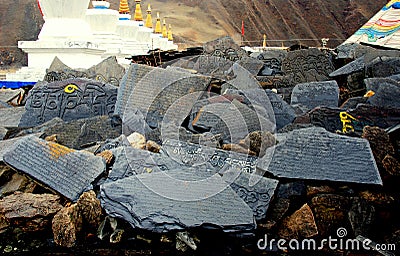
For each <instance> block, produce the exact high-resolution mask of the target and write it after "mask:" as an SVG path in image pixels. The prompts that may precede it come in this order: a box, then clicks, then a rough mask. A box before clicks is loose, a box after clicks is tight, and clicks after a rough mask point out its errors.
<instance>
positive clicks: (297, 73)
mask: <svg viewBox="0 0 400 256" xmlns="http://www.w3.org/2000/svg"><path fill="white" fill-rule="evenodd" d="M282 70H283V71H284V72H285V73H286V74H287V75H289V74H291V75H292V76H293V78H292V80H293V81H295V82H297V83H307V82H315V81H326V80H329V79H328V77H329V74H330V73H332V72H333V71H334V70H335V68H334V66H333V64H332V62H331V60H330V59H329V58H328V57H327V56H326V55H325V54H324V53H323V52H321V51H320V50H318V49H316V48H310V49H303V50H297V51H292V52H289V53H288V55H287V57H286V58H285V59H284V60H283V63H282Z"/></svg>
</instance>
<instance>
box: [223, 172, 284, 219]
mask: <svg viewBox="0 0 400 256" xmlns="http://www.w3.org/2000/svg"><path fill="white" fill-rule="evenodd" d="M229 174H232V173H229V172H228V173H226V174H224V176H223V179H224V180H225V181H226V182H228V183H229V184H230V186H231V188H232V189H233V190H234V191H235V192H236V194H238V195H239V196H240V198H242V199H243V201H244V202H246V204H247V205H248V206H249V207H250V208H251V209H253V213H254V218H255V219H256V220H262V219H265V217H266V215H267V210H268V207H269V204H270V202H271V200H272V197H273V195H274V193H275V189H276V187H277V186H278V181H277V180H273V179H268V178H265V177H262V176H260V175H258V174H253V175H255V176H254V177H251V174H248V173H245V172H241V173H240V174H239V175H237V177H236V178H235V177H233V178H232V177H231V176H232V175H229ZM234 176H236V175H234ZM252 179H254V180H255V181H256V182H255V184H251V181H252Z"/></svg>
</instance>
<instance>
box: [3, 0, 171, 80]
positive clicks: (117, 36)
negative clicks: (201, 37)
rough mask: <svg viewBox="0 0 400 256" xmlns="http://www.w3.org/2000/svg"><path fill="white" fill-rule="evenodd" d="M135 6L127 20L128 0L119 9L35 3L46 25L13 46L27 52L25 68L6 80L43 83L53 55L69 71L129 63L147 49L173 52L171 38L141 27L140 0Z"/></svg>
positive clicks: (84, 0)
mask: <svg viewBox="0 0 400 256" xmlns="http://www.w3.org/2000/svg"><path fill="white" fill-rule="evenodd" d="M135 2H136V6H135V14H134V19H132V18H131V15H130V12H129V6H128V1H127V0H121V1H120V6H119V10H118V11H117V10H113V9H110V3H109V2H107V1H92V6H93V8H92V9H88V7H89V4H90V0H38V3H39V5H40V7H41V10H42V14H43V18H44V21H45V23H44V25H43V28H42V30H41V31H40V34H39V35H38V40H36V41H20V42H18V47H19V48H20V49H22V50H23V51H24V52H26V53H27V54H28V67H24V68H22V69H21V70H19V71H18V72H17V73H14V74H8V75H7V78H6V79H7V80H13V81H38V80H42V79H43V77H44V75H45V72H46V69H47V68H48V67H49V66H50V65H51V63H52V61H53V60H54V58H55V57H58V58H59V59H60V60H61V61H62V62H64V63H65V64H66V65H68V66H70V67H71V68H74V69H78V68H85V69H87V68H89V67H91V66H93V65H96V64H98V63H99V62H101V61H102V60H103V59H106V58H108V57H109V56H116V57H117V59H118V61H119V62H120V64H129V63H130V61H129V60H127V59H126V58H127V57H131V56H133V55H144V54H147V53H148V51H149V50H151V49H161V50H176V49H177V48H178V46H177V45H176V44H174V43H173V42H172V40H170V41H168V39H163V38H161V39H163V40H158V38H159V37H160V36H159V35H158V34H156V33H154V32H153V30H152V29H151V28H149V27H148V26H145V24H144V22H143V18H142V14H141V6H140V2H141V0H135ZM148 15H149V13H148ZM150 17H151V13H150ZM147 22H148V21H147V20H146V23H147ZM155 37H156V38H157V40H155V39H154V38H155ZM171 38H172V37H171Z"/></svg>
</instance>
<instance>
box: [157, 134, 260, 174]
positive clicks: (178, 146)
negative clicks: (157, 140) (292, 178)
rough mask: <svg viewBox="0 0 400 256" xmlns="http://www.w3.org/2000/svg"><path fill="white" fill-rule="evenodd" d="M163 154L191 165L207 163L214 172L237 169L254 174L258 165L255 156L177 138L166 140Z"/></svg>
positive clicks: (183, 163) (178, 161) (221, 172)
mask: <svg viewBox="0 0 400 256" xmlns="http://www.w3.org/2000/svg"><path fill="white" fill-rule="evenodd" d="M162 154H165V155H167V156H168V157H170V158H172V159H173V160H174V161H176V162H177V163H180V164H182V165H186V166H190V167H195V166H201V165H206V167H207V168H208V169H209V170H210V171H211V172H212V173H220V174H223V173H225V172H228V171H229V170H236V172H238V171H240V172H246V173H250V174H252V173H255V172H256V166H257V158H256V157H254V156H250V155H245V154H240V153H236V152H231V151H225V150H220V149H216V148H210V147H206V146H201V145H197V144H192V143H187V142H182V141H177V140H167V141H166V142H164V144H163V146H162Z"/></svg>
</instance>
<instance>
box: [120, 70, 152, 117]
mask: <svg viewBox="0 0 400 256" xmlns="http://www.w3.org/2000/svg"><path fill="white" fill-rule="evenodd" d="M152 70H153V68H152V67H148V66H145V65H138V64H132V65H130V66H129V69H128V70H127V71H126V73H125V75H124V76H123V78H122V79H121V82H120V85H119V88H118V95H117V102H116V103H115V110H114V114H115V115H118V116H120V117H121V118H122V117H123V113H124V111H125V107H126V104H127V103H128V101H129V97H132V92H133V89H134V88H135V86H136V84H137V83H138V82H139V81H140V79H142V78H143V77H144V76H145V75H146V74H147V73H149V72H150V71H152Z"/></svg>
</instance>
